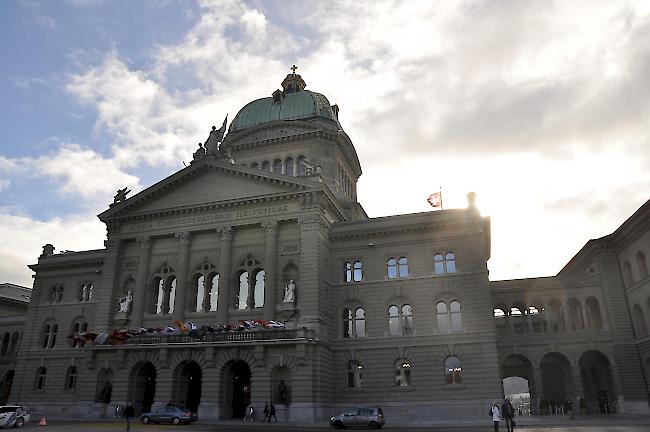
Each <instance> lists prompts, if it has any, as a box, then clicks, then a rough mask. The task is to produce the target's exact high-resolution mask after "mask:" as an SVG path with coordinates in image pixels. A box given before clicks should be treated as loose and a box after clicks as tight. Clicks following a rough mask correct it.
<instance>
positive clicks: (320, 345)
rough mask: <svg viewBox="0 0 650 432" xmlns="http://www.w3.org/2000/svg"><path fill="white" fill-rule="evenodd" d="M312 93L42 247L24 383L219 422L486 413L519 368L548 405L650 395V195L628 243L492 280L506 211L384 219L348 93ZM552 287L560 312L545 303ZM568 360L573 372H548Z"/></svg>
mask: <svg viewBox="0 0 650 432" xmlns="http://www.w3.org/2000/svg"><path fill="white" fill-rule="evenodd" d="M292 80H293V81H296V78H292V76H289V77H288V78H287V79H285V82H293V81H292ZM300 81H301V82H302V79H300ZM303 88H304V82H302V87H301V88H298V90H296V88H293V90H292V92H293V93H294V96H292V97H293V99H295V100H298V99H297V97H295V93H296V91H297V92H300V91H302V89H303ZM285 92H287V94H290V93H289V92H288V91H287V89H285ZM282 98H283V96H282V92H274V95H273V101H272V102H265V104H266V105H265V106H269V107H271V108H269V109H274V110H276V109H277V110H279V112H282V100H283V99H282ZM310 98H311V99H309V98H303V99H301V100H312V99H313V101H314V104H315V105H314V107H308V109H307V108H306V109H305V111H302V112H301V111H300V109H298V108H299V107H297V106H295V104H294V105H293V106H292V108H291V111H290V112H291V116H293V117H291V116H289V117H287V115H285V116H284V117H282V116H281V115H279V117H278V118H280V119H279V120H278V119H271V120H268V119H266V120H265V117H263V116H261V115H260V114H259V113H257V112H254V111H251V110H252V108H250V107H249V108H245V109H248V111H247V112H246V113H245V114H246V116H245V118H246V122H247V123H246V124H245V126H246V127H243V126H242V125H243V124H244V123H243V120H241V118H243V117H244V116H243V115H242V117H240V120H238V118H235V120H234V121H233V124H234V125H235V127H232V125H231V130H230V133H229V134H228V135H227V136H226V138H225V139H223V142H221V145H220V147H219V149H218V151H217V150H214V143H210V145H209V146H206V147H209V149H210V151H211V152H210V153H208V154H205V151H204V150H203V149H202V148H200V149H199V151H197V152H196V153H195V154H194V161H193V162H192V163H191V164H190V165H189V166H188V167H186V168H184V169H183V170H181V171H179V172H177V173H175V174H173V175H171V176H170V177H168V178H166V179H164V180H162V181H160V182H159V183H156V184H155V185H153V186H151V187H149V188H147V189H145V190H144V191H142V192H140V193H138V194H136V195H134V196H133V197H130V198H128V199H127V198H126V192H125V191H121V193H118V195H116V199H115V202H114V203H113V204H111V205H110V207H109V208H108V209H107V210H106V211H105V212H103V213H102V214H100V215H99V218H100V219H101V220H102V221H103V222H104V223H105V224H106V227H107V240H106V242H105V248H104V249H101V250H93V251H85V252H66V253H59V254H56V253H54V248H53V247H52V246H51V245H46V246H45V247H44V250H43V254H42V255H41V257H40V258H39V260H38V263H37V264H34V265H32V266H30V268H31V269H32V270H33V271H34V272H35V276H34V278H35V279H34V287H33V295H32V300H31V305H30V307H29V310H28V311H27V313H26V315H23V316H22V319H23V321H22V322H24V325H22V327H21V328H22V330H21V332H22V334H23V335H24V336H23V338H22V339H23V340H22V344H21V346H20V352H19V358H20V360H21V361H20V362H15V361H14V362H13V363H10V366H11V368H12V371H14V379H13V385H12V386H11V397H10V398H11V400H13V401H16V402H21V403H25V404H28V405H29V406H31V407H33V408H34V409H37V410H39V411H41V412H45V413H56V414H64V415H77V416H84V415H93V416H96V415H111V414H112V413H113V412H114V410H115V408H116V406H119V405H124V404H125V403H126V402H127V401H133V402H134V405H135V406H136V409H137V410H138V411H142V410H146V409H149V408H150V407H152V406H157V405H161V404H165V403H167V402H168V401H170V400H171V401H174V402H176V403H179V404H183V405H185V406H187V407H189V408H190V409H198V413H199V417H200V418H204V419H210V418H213V419H216V418H232V417H241V416H243V410H244V408H245V407H246V406H247V405H249V404H250V405H252V406H254V407H255V408H256V409H257V411H258V413H259V412H261V410H262V408H263V406H264V404H265V402H266V401H272V402H273V403H274V404H275V405H276V406H277V409H278V418H279V419H280V420H288V421H294V422H298V421H308V422H315V421H322V420H324V419H326V418H328V417H329V416H330V415H331V414H332V413H333V412H334V411H337V410H339V409H340V408H343V407H346V406H350V405H374V406H381V407H382V408H383V409H384V411H385V413H386V415H387V417H388V418H389V419H391V422H393V421H395V422H397V421H414V420H418V419H422V420H426V419H428V420H432V419H435V418H440V417H462V416H484V415H485V409H486V406H487V405H488V404H489V403H490V402H491V401H493V400H496V399H499V398H501V397H502V384H501V380H502V378H504V377H507V376H513V375H517V376H523V377H525V378H527V379H528V380H529V382H530V387H531V393H532V394H533V398H536V400H537V405H538V406H539V405H541V402H542V399H548V398H550V397H555V398H566V397H572V398H576V400H577V398H579V396H580V395H586V396H589V401H590V402H592V401H593V398H591V395H592V394H593V392H594V391H596V392H597V393H598V391H600V390H602V389H606V390H607V391H609V392H610V393H609V395H612V394H614V395H615V400H616V402H617V404H618V409H619V410H620V411H626V412H647V411H648V404H647V381H646V380H645V378H644V377H643V374H642V369H641V364H642V362H645V364H646V365H650V360H648V358H650V357H649V355H650V354H648V351H649V350H650V343H649V342H648V338H647V331H646V336H644V337H639V336H640V335H637V336H636V337H635V333H634V330H633V326H632V318H631V313H630V312H629V311H630V310H631V308H633V307H634V304H639V305H641V307H643V308H645V309H644V310H645V312H646V316H650V311H649V310H648V307H649V306H650V304H648V302H647V301H646V300H645V299H647V298H648V295H649V293H650V286H649V285H648V284H649V282H648V278H647V272H646V274H645V276H644V278H640V277H639V276H638V275H637V276H636V278H635V279H634V280H635V282H632V281H630V282H629V283H626V282H625V281H624V280H623V279H622V278H621V275H620V272H619V271H618V269H619V268H620V267H621V266H622V265H623V264H621V263H619V261H621V260H622V261H626V260H627V261H630V262H631V261H632V260H633V259H632V258H630V256H631V254H635V253H636V252H635V251H637V250H643V251H645V252H644V253H645V256H649V255H650V248H648V238H649V237H648V236H649V234H648V226H647V221H648V219H649V218H648V214H647V207H648V206H647V205H646V206H644V208H646V210H644V211H645V213H643V214H641V215H640V216H635V217H636V218H637V219H639V220H640V221H642V222H643V221H645V222H644V223H645V225H643V224H642V223H639V228H636V225H635V228H634V229H630V230H629V231H630V233H629V240H625V241H622V240H621V241H618V240H617V241H615V242H614V241H613V243H611V244H610V243H608V242H610V241H611V239H609V238H608V239H607V240H603V241H604V242H605V244H606V245H607V246H600V243H598V246H597V247H596V246H593V247H591V246H589V244H588V246H589V248H588V247H587V246H586V247H585V248H587V249H588V250H587V251H585V250H583V251H581V252H580V253H579V254H578V255H577V256H576V258H574V260H573V261H572V262H571V263H569V265H568V266H567V268H565V269H564V270H563V271H562V272H561V273H560V274H559V275H558V276H556V277H554V278H538V279H527V280H520V281H499V282H489V281H488V270H487V262H488V260H489V258H490V220H489V218H487V217H483V216H481V215H480V214H479V212H478V210H477V209H476V208H475V207H473V205H472V204H470V205H469V206H468V208H467V209H461V210H443V211H436V212H427V213H418V214H408V215H398V216H390V217H382V218H368V216H367V215H366V213H365V211H364V210H363V208H362V207H361V205H360V204H359V203H358V202H357V200H356V181H357V179H358V178H359V176H360V175H361V166H360V164H359V160H358V158H357V155H356V152H355V150H354V146H353V145H352V142H351V141H350V138H349V137H348V136H347V135H346V134H345V132H344V131H343V130H342V128H341V126H340V124H339V122H338V120H337V119H336V116H337V115H338V107H329V105H328V103H327V104H326V105H327V110H324V108H323V106H324V105H323V104H325V102H327V99H325V97H324V96H322V95H319V94H317V93H313V94H311V96H310ZM321 105H323V106H321ZM245 109H243V110H242V112H244V110H245ZM319 113H326V114H327V115H320V114H319ZM213 132H215V133H217V132H219V131H216V128H215V131H213ZM470 203H471V200H470ZM632 223H636V222H634V221H633V222H629V221H628V222H626V224H632ZM624 226H625V225H624ZM643 230H644V231H643ZM625 233H626V234H625V235H626V236H628V233H627V231H625ZM617 235H618V234H615V235H614V237H616V236H617ZM621 235H623V234H621ZM616 238H618V237H616ZM626 238H628V237H626ZM596 242H598V241H596ZM583 256H584V257H585V258H584V259H583V258H581V257H583ZM634 262H635V263H636V262H637V260H636V258H634ZM585 263H586V265H587V266H588V267H585ZM592 267H593V268H595V270H594V271H591V268H592ZM644 281H645V282H644ZM290 284H291V292H292V293H293V296H292V297H291V296H290V297H289V301H286V300H287V295H286V291H287V289H288V286H289V285H290ZM571 299H576V300H577V301H578V309H577V310H578V311H579V312H580V314H582V315H580V317H581V318H578V321H575V317H573V315H571V314H569V313H567V306H568V305H569V304H571V305H574V303H575V302H571V303H570V302H569V300H571ZM590 299H593V300H590ZM554 300H558V301H560V309H559V311H560V312H561V315H558V317H561V319H560V318H557V319H556V316H555V315H553V316H552V317H550V316H549V314H550V312H549V311H550V310H551V309H552V308H551V307H550V306H549V305H551V304H553V305H555V303H554ZM594 300H595V301H596V303H595V304H596V307H597V309H588V310H589V311H591V312H590V314H589V315H586V312H585V310H587V309H585V308H586V307H587V306H586V305H591V306H593V305H594ZM630 302H632V303H630ZM633 303H634V304H633ZM533 305H534V306H535V308H536V309H535V310H536V311H537V312H538V313H535V314H532V313H531V311H532V309H530V308H529V306H533ZM513 307H518V308H519V310H520V311H521V312H522V313H521V315H522V316H519V315H517V314H516V313H515V314H514V315H513V311H514V309H512V308H513ZM496 309H500V310H501V311H502V312H503V317H500V316H499V317H497V318H495V315H494V311H495V310H496ZM553 310H555V309H553ZM573 310H574V309H571V311H573ZM595 310H597V311H598V312H597V313H596V312H594V311H595ZM497 315H498V314H497ZM519 318H521V319H519ZM255 319H258V320H265V321H279V322H282V323H284V324H285V327H284V328H281V329H280V328H276V329H258V330H246V331H238V332H214V333H207V334H203V335H202V336H201V337H199V338H197V337H190V336H189V335H188V334H187V333H182V334H170V335H164V334H163V335H160V334H141V335H138V336H134V337H132V338H130V339H128V340H127V341H124V342H122V343H115V344H106V345H99V344H90V343H89V344H86V345H85V346H80V345H81V344H78V343H77V342H76V341H77V339H75V338H68V336H69V335H74V334H78V333H83V332H84V331H85V330H86V329H87V330H88V331H97V332H99V331H107V330H108V331H110V330H113V329H125V328H130V329H140V328H164V327H167V326H171V325H174V324H173V323H174V322H175V321H178V322H188V321H189V322H192V323H194V324H196V325H197V326H199V327H200V326H202V325H211V326H216V325H221V324H225V323H237V322H240V321H247V320H255ZM571 320H573V321H571ZM580 320H582V321H580ZM560 323H561V324H560ZM567 323H568V324H567ZM586 323H588V324H589V325H587V324H586ZM598 323H600V325H598ZM556 326H557V327H556ZM524 334H525V335H526V337H521V336H522V335H524ZM644 338H645V339H644ZM585 353H586V357H585ZM641 359H645V360H641ZM623 364H624V365H626V367H622V366H621V365H623ZM630 365H632V368H630V367H629V366H630ZM558 370H559V371H561V372H562V374H564V378H565V379H562V380H560V381H561V382H559V381H557V380H556V381H552V382H551V381H550V378H549V376H553V377H558V375H557V374H556V373H555V374H551V375H549V371H551V372H553V373H554V372H557V371H558ZM583 371H584V372H585V373H596V375H597V378H596V379H597V380H598V379H601V378H599V377H604V378H602V380H603V383H602V384H599V385H600V387H598V386H597V387H594V388H593V389H592V388H589V389H587V390H589V392H587V391H585V389H583V388H582V382H581V375H580V374H581V373H582V372H583ZM594 371H595V372H594ZM606 374H609V375H607V376H605V375H606ZM590 377H591V375H590V376H589V377H587V378H590ZM588 381H589V380H587V382H588ZM605 384H606V386H605ZM603 386H605V387H603ZM545 393H547V394H548V396H544V394H545ZM587 393H588V394H587Z"/></svg>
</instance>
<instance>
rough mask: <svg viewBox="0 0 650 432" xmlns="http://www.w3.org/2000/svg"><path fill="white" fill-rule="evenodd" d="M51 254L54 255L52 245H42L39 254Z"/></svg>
mask: <svg viewBox="0 0 650 432" xmlns="http://www.w3.org/2000/svg"><path fill="white" fill-rule="evenodd" d="M52 255H54V246H53V245H51V244H50V243H48V244H46V245H45V246H43V253H42V254H41V256H42V257H46V256H52Z"/></svg>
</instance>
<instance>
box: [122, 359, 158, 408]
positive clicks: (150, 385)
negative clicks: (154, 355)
mask: <svg viewBox="0 0 650 432" xmlns="http://www.w3.org/2000/svg"><path fill="white" fill-rule="evenodd" d="M157 377H158V370H157V369H156V367H155V366H154V364H153V363H152V362H150V361H141V362H137V363H136V364H135V365H134V366H133V367H132V368H131V371H130V372H129V388H128V400H129V401H131V402H132V403H133V407H134V408H135V411H136V414H140V413H143V412H147V411H151V407H152V405H153V404H154V402H155V400H154V398H155V396H156V380H157Z"/></svg>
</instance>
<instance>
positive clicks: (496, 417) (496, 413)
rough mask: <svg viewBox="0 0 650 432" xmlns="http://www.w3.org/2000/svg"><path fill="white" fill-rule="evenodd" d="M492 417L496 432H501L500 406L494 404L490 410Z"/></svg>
mask: <svg viewBox="0 0 650 432" xmlns="http://www.w3.org/2000/svg"><path fill="white" fill-rule="evenodd" d="M490 415H491V417H492V421H493V422H494V432H499V421H500V420H501V414H500V413H499V404H498V403H497V402H494V403H493V404H492V408H490Z"/></svg>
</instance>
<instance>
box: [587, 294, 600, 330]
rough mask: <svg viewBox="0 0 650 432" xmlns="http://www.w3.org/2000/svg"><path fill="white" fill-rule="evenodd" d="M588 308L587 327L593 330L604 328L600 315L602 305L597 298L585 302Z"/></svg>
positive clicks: (590, 298)
mask: <svg viewBox="0 0 650 432" xmlns="http://www.w3.org/2000/svg"><path fill="white" fill-rule="evenodd" d="M585 305H586V306H587V325H588V326H589V328H591V329H595V330H600V329H602V328H603V318H602V316H601V315H600V305H599V304H598V300H597V299H596V298H595V297H589V298H588V299H587V300H586V301H585Z"/></svg>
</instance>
